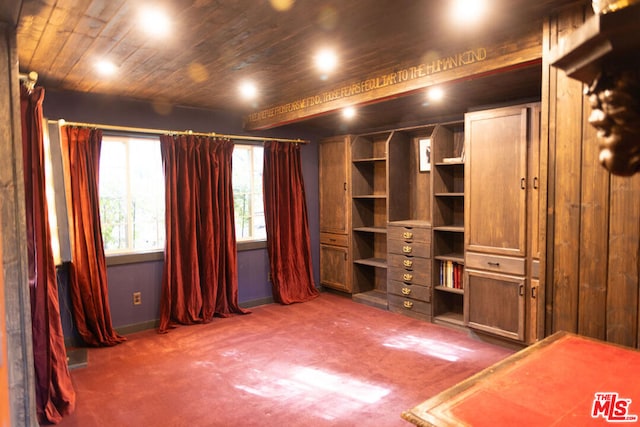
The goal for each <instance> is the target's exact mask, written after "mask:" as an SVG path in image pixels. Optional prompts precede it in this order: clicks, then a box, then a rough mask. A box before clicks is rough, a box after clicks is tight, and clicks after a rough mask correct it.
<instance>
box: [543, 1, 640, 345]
mask: <svg viewBox="0 0 640 427" xmlns="http://www.w3.org/2000/svg"><path fill="white" fill-rule="evenodd" d="M591 13H592V12H591V10H590V8H589V6H588V4H584V5H577V6H575V7H573V8H569V9H566V10H564V11H562V12H561V13H559V14H558V15H554V16H551V17H550V19H549V21H548V22H547V23H546V24H545V27H544V28H545V33H544V39H543V43H544V44H545V52H548V50H547V49H546V48H547V47H550V46H554V45H556V44H557V43H558V40H559V39H560V38H561V37H562V36H563V35H564V34H567V33H570V32H571V31H573V30H575V29H576V28H577V27H579V26H580V24H581V23H582V22H583V21H584V19H585V16H589V15H590V14H591ZM543 67H545V70H543V77H544V79H543V101H544V100H545V99H548V100H549V102H548V105H546V106H545V108H544V111H543V117H542V120H543V123H542V130H543V135H542V137H543V139H542V141H543V146H542V150H541V153H542V159H541V160H542V161H541V165H542V168H543V170H542V176H546V177H547V179H546V182H544V183H543V187H542V189H543V190H544V189H545V188H546V189H547V191H546V194H547V197H548V198H547V201H546V203H547V206H546V209H545V207H544V205H543V207H542V208H541V212H544V213H545V214H546V215H545V216H544V221H545V224H544V226H545V230H546V244H545V245H543V248H545V252H546V253H545V254H543V257H542V260H543V268H544V274H543V277H544V281H545V283H543V284H542V286H544V287H545V291H546V322H547V324H546V330H545V332H546V334H547V335H548V334H550V333H552V332H556V331H559V330H567V331H571V332H577V333H580V334H583V335H586V336H590V337H594V338H599V339H605V340H607V341H610V342H614V343H617V344H621V345H626V346H631V347H638V344H639V339H638V334H639V331H638V329H639V327H638V325H639V321H640V320H639V291H638V283H639V269H638V252H639V242H640V222H639V221H640V220H639V218H640V178H639V177H637V176H636V177H633V178H622V177H612V176H610V174H609V173H608V172H606V171H605V170H604V168H602V167H601V166H600V164H599V162H598V155H597V152H598V149H597V142H596V139H595V131H594V130H593V129H592V128H591V126H590V125H589V124H588V116H589V114H590V111H589V107H588V105H586V101H585V98H584V96H583V93H582V90H583V85H582V84H581V83H579V82H577V81H575V80H570V79H568V78H567V77H566V76H565V75H564V73H563V72H561V71H557V70H555V69H553V68H549V67H548V64H547V62H546V61H545V58H544V55H543ZM543 105H544V102H543ZM545 257H546V258H545Z"/></svg>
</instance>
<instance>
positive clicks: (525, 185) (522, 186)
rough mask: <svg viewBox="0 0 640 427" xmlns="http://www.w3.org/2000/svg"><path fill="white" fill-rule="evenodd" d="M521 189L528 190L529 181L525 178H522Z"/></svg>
mask: <svg viewBox="0 0 640 427" xmlns="http://www.w3.org/2000/svg"><path fill="white" fill-rule="evenodd" d="M520 188H521V189H523V190H524V189H526V188H527V180H526V179H524V178H520Z"/></svg>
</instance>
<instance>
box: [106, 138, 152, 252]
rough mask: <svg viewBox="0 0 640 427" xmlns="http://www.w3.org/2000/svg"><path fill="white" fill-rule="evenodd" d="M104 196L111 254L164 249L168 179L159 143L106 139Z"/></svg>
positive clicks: (145, 140)
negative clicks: (165, 202) (164, 170)
mask: <svg viewBox="0 0 640 427" xmlns="http://www.w3.org/2000/svg"><path fill="white" fill-rule="evenodd" d="M99 191H100V216H101V217H100V220H101V223H102V236H103V240H104V247H105V252H106V253H115V252H117V253H132V252H141V251H148V250H154V249H162V248H163V247H164V233H165V228H164V177H163V171H162V158H161V155H160V141H159V140H158V139H157V138H146V137H126V136H122V137H119V136H111V135H109V136H104V137H103V140H102V150H101V153H100V189H99Z"/></svg>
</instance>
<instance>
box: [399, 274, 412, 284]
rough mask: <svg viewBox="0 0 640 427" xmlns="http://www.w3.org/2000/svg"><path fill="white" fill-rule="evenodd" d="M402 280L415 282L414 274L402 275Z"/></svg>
mask: <svg viewBox="0 0 640 427" xmlns="http://www.w3.org/2000/svg"><path fill="white" fill-rule="evenodd" d="M402 280H404V281H405V282H410V281H412V280H413V274H409V273H404V274H403V275H402Z"/></svg>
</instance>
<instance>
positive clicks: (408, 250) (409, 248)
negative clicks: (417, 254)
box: [402, 246, 413, 254]
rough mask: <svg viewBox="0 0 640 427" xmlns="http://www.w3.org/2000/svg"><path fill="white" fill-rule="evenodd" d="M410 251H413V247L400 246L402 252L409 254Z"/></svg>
mask: <svg viewBox="0 0 640 427" xmlns="http://www.w3.org/2000/svg"><path fill="white" fill-rule="evenodd" d="M411 251H413V249H412V248H411V246H403V247H402V252H403V253H405V254H410V253H411Z"/></svg>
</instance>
